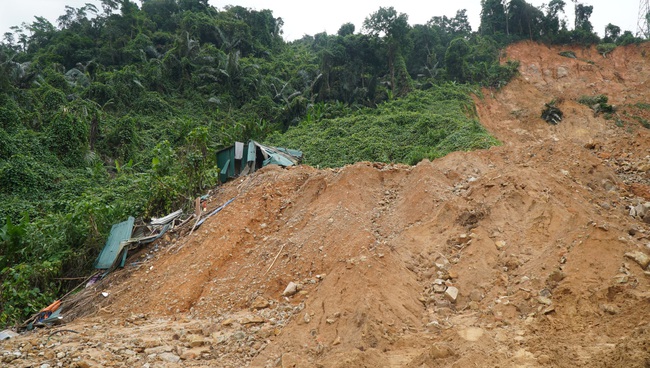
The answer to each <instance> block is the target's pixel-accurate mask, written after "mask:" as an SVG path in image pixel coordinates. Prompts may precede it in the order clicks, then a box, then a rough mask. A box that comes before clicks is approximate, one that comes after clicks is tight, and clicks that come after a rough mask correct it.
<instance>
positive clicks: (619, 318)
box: [0, 43, 650, 367]
mask: <svg viewBox="0 0 650 368" xmlns="http://www.w3.org/2000/svg"><path fill="white" fill-rule="evenodd" d="M649 48H650V47H649V46H648V44H644V45H641V46H628V47H626V48H617V49H616V50H614V52H612V53H611V54H608V55H607V57H603V56H602V55H600V54H598V53H597V52H596V51H595V50H593V49H578V48H576V49H566V48H557V47H550V48H549V47H547V46H541V45H536V44H530V43H520V44H517V45H513V46H511V47H510V48H509V49H508V50H507V52H506V54H505V55H504V58H505V57H508V58H512V59H516V60H519V61H520V63H521V67H520V71H521V75H520V76H519V77H517V78H516V79H515V80H514V81H513V82H511V83H510V84H509V85H508V86H506V87H504V88H503V90H501V91H487V90H486V91H484V95H483V96H482V97H477V99H476V103H477V109H478V113H479V116H480V119H481V122H482V123H483V124H484V125H485V126H486V127H487V128H488V130H489V131H490V132H492V133H493V134H494V135H495V136H496V137H497V138H499V139H500V140H501V141H502V142H503V143H504V144H503V146H500V147H493V148H491V149H489V150H485V151H476V152H469V153H464V152H457V153H453V154H450V155H448V156H446V157H444V158H442V159H439V160H435V161H434V162H429V161H423V162H421V163H419V164H418V165H416V166H413V167H410V166H404V165H384V164H373V163H358V164H355V165H351V166H347V167H344V168H341V169H334V170H317V169H315V168H311V167H298V168H292V169H280V168H277V167H267V168H265V169H263V170H261V171H259V172H257V173H255V174H254V175H251V176H248V177H245V178H242V179H239V180H236V181H233V182H230V183H228V184H226V185H224V186H222V187H219V188H218V189H217V190H216V193H215V195H213V197H212V199H211V200H212V202H211V204H210V206H211V207H212V208H214V207H217V206H218V205H221V204H223V203H225V202H226V201H227V200H229V199H231V198H235V200H234V201H233V202H232V203H231V204H230V205H228V206H227V207H226V208H225V209H224V210H223V211H221V212H220V213H219V214H218V215H215V216H213V217H212V218H210V219H209V220H207V221H206V223H205V224H204V225H203V226H202V227H201V228H200V229H199V230H198V231H196V232H194V233H193V234H192V235H188V234H187V232H185V233H181V234H182V235H177V236H176V237H166V238H164V239H162V240H161V241H160V242H158V243H157V244H155V245H154V246H152V247H151V248H147V249H142V250H141V251H140V253H138V254H135V255H134V256H133V258H132V259H131V260H130V261H129V262H128V264H129V266H127V267H126V268H125V269H123V270H120V271H117V272H114V273H113V274H111V275H110V276H109V277H107V278H106V279H104V280H103V281H101V282H100V283H98V284H96V285H94V286H93V287H92V288H88V289H86V290H85V291H83V292H82V293H80V294H78V295H77V296H75V304H74V308H69V310H68V311H67V315H68V318H70V317H78V318H77V319H74V320H73V321H71V322H68V323H66V324H65V326H63V327H58V329H64V330H73V331H75V332H69V331H68V332H66V331H62V332H60V333H56V334H55V335H51V333H52V332H54V331H56V330H40V331H36V332H33V333H27V334H24V335H22V336H20V337H18V338H16V339H12V340H9V341H6V342H3V343H2V345H0V349H1V351H2V352H3V354H4V355H3V357H2V359H3V362H6V364H9V365H11V366H17V367H20V366H24V367H26V366H33V365H39V364H43V363H46V364H50V365H51V366H55V365H56V364H57V363H59V362H60V363H62V364H63V366H78V367H88V366H103V367H107V366H143V365H145V364H148V366H150V367H156V366H167V367H174V366H206V367H215V366H219V367H241V366H255V367H275V366H282V367H467V366H482V367H483V366H500V367H515V366H516V367H537V366H549V367H551V366H552V367H576V366H581V367H644V366H647V365H648V364H650V353H648V351H649V350H650V346H649V343H648V341H650V325H649V322H648V311H650V289H649V286H650V275H649V274H648V272H647V271H646V272H644V270H643V269H642V266H641V265H640V263H643V260H642V259H640V258H641V257H640V256H639V255H638V254H637V253H634V252H641V253H642V254H646V255H647V254H650V248H648V244H649V242H650V240H649V239H648V235H649V234H650V233H649V231H650V228H649V227H648V224H647V223H646V222H644V220H643V216H642V215H643V214H642V213H639V214H638V215H637V216H636V217H633V216H631V215H630V209H629V207H630V206H637V205H639V204H642V203H645V201H647V200H650V186H648V184H649V182H650V178H649V177H648V172H650V153H649V150H650V142H649V140H648V136H649V134H648V133H649V132H650V131H649V130H647V129H646V128H644V127H643V126H642V124H641V123H642V122H643V121H644V119H647V118H648V116H649V115H650V110H649V109H648V108H647V103H646V102H647V101H648V97H649V96H648V93H649V92H648V91H649V89H648V74H649V73H650V67H649V63H648V58H647V56H646V52H648V51H650V50H649ZM567 50H570V51H573V52H574V53H575V55H576V56H577V58H576V59H571V58H567V57H563V56H560V55H559V53H560V52H561V51H567ZM598 94H605V95H607V96H608V97H609V99H610V102H611V103H613V104H614V105H617V107H618V112H617V113H616V114H615V115H614V116H612V117H610V119H605V118H604V115H603V114H600V115H598V116H595V115H594V111H592V110H591V109H590V108H589V107H588V106H585V105H582V104H579V103H578V102H577V100H578V99H579V98H580V97H581V96H585V95H589V96H591V95H598ZM553 99H556V100H557V101H558V106H559V107H560V108H561V109H562V110H563V112H564V120H563V121H562V122H560V123H559V124H558V125H549V124H547V123H546V122H544V121H543V120H541V119H540V118H539V115H540V113H541V110H542V108H543V107H544V103H546V102H549V101H551V100H553ZM640 207H643V206H640ZM647 218H650V215H649V216H648V217H647ZM626 254H627V256H626ZM148 255H149V256H148ZM634 255H637V257H636V258H637V259H639V262H637V261H636V260H635V259H634V257H633V256H634ZM137 260H141V262H138V263H137V265H131V264H132V262H134V261H137ZM290 282H293V283H295V284H297V285H298V288H297V290H295V294H294V293H288V294H291V295H287V296H283V295H282V294H283V291H284V290H285V288H286V287H287V285H288V284H289V283H290ZM102 292H105V293H107V295H108V297H104V296H102V295H101V293H102ZM456 292H457V295H456ZM64 315H65V314H64Z"/></svg>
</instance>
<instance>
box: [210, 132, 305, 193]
mask: <svg viewBox="0 0 650 368" xmlns="http://www.w3.org/2000/svg"><path fill="white" fill-rule="evenodd" d="M301 160H302V152H301V151H298V150H291V149H286V148H281V147H271V146H264V145H262V144H259V143H257V142H255V141H252V140H251V141H249V142H248V143H247V144H243V143H240V142H236V143H235V144H234V145H233V146H230V147H228V148H224V149H222V150H221V151H219V152H217V167H219V169H220V170H221V171H220V173H219V180H220V181H221V182H222V183H223V182H226V181H227V180H228V179H230V178H235V177H238V176H240V175H248V174H250V173H252V172H255V171H256V170H258V169H260V168H262V167H263V166H266V165H270V164H276V165H280V166H293V165H298V164H299V163H300V161H301Z"/></svg>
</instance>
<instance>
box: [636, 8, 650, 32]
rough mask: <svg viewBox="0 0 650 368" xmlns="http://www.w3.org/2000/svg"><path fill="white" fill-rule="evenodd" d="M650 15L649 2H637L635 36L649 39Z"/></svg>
mask: <svg viewBox="0 0 650 368" xmlns="http://www.w3.org/2000/svg"><path fill="white" fill-rule="evenodd" d="M649 14H650V0H640V1H639V20H638V23H637V31H636V32H637V36H638V37H643V38H650V28H648V17H649Z"/></svg>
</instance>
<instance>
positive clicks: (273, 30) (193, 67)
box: [0, 0, 639, 326]
mask: <svg viewBox="0 0 650 368" xmlns="http://www.w3.org/2000/svg"><path fill="white" fill-rule="evenodd" d="M481 5H482V9H483V11H482V19H481V26H480V28H479V30H478V32H472V30H471V27H470V25H469V22H468V20H467V16H466V12H465V11H464V10H459V11H458V12H457V13H456V15H455V16H454V17H452V18H448V17H446V16H442V17H439V16H434V15H432V18H431V19H430V21H428V22H427V23H426V24H420V25H409V23H408V15H406V14H403V13H399V12H398V11H396V10H395V9H394V8H393V7H389V8H379V9H378V10H377V11H376V12H375V13H372V14H370V15H368V17H367V18H366V19H365V21H364V26H363V29H361V30H357V29H355V26H354V25H353V24H351V23H348V24H343V25H342V26H341V27H340V29H339V31H338V32H337V33H336V34H331V35H330V34H326V33H320V34H316V35H306V36H304V37H303V38H301V39H299V40H295V41H292V42H286V41H285V40H283V38H282V26H283V21H282V19H281V18H279V17H277V16H276V15H275V14H273V13H272V12H271V11H270V10H252V9H247V8H244V7H241V6H227V7H225V8H223V9H217V8H215V7H213V6H211V5H210V4H209V3H208V0H142V1H140V2H139V3H136V2H134V1H131V0H101V6H100V8H98V7H96V6H94V5H92V4H86V5H84V6H83V7H80V8H73V7H66V10H65V13H64V14H62V15H61V16H60V17H59V18H58V19H57V22H56V24H52V23H50V22H49V21H48V20H46V19H45V18H43V17H38V16H37V17H35V18H34V19H35V20H34V21H33V22H32V23H29V24H27V23H24V24H22V25H17V26H15V27H13V28H12V31H11V32H7V33H5V34H4V36H3V41H2V42H1V43H0V203H2V205H1V206H0V326H2V325H7V324H11V323H15V322H17V321H20V320H22V319H24V318H25V317H27V316H29V315H30V314H32V313H34V312H36V311H38V310H39V309H40V308H42V307H43V306H45V305H47V304H49V303H50V302H52V301H53V300H55V299H56V298H57V296H60V295H62V294H63V293H65V292H66V291H67V290H69V289H70V288H71V287H73V286H75V285H74V281H67V279H69V278H75V277H79V276H83V275H87V274H88V273H89V272H90V267H91V265H92V261H93V260H94V258H95V257H96V256H97V254H98V253H99V251H100V250H101V247H102V246H103V244H104V241H105V239H106V237H107V234H108V231H109V230H110V227H111V225H112V224H113V223H116V222H118V221H122V220H124V219H125V218H126V217H127V216H130V215H131V216H136V217H138V216H139V217H143V218H147V217H151V216H160V215H164V214H167V213H169V212H170V211H173V210H176V209H178V208H182V207H186V206H189V203H191V201H192V199H193V198H194V197H195V196H196V195H198V194H202V193H204V192H205V191H206V190H207V188H209V187H211V186H213V185H215V184H216V183H217V178H218V173H219V168H218V167H217V166H216V160H215V152H216V150H218V149H220V148H222V147H225V146H228V145H230V144H232V143H233V142H235V141H246V140H248V139H256V140H259V141H265V142H269V143H271V144H277V145H284V146H288V147H291V148H298V149H302V150H303V151H304V152H305V157H306V160H307V163H309V164H312V165H320V166H326V167H332V166H340V165H344V164H347V163H352V162H356V161H363V160H371V161H383V162H402V163H410V164H413V163H416V162H418V161H419V160H421V159H423V158H429V159H434V158H436V157H440V156H443V155H445V154H447V153H449V152H451V151H455V150H468V149H476V148H487V147H489V146H491V145H494V144H497V143H498V142H496V140H495V139H494V138H492V137H490V136H489V135H488V134H487V132H486V131H485V130H484V129H483V128H482V127H481V126H480V124H479V122H478V121H477V118H476V116H475V113H474V107H473V104H472V100H471V98H470V97H469V96H470V94H471V93H472V91H477V90H478V88H477V87H478V86H483V87H488V88H500V87H501V86H503V85H505V84H506V83H507V82H508V81H509V80H510V79H511V78H512V77H513V76H514V75H515V74H516V73H517V67H518V64H517V62H516V61H510V60H508V58H507V55H504V54H502V52H501V50H502V48H503V47H504V46H505V45H506V44H507V43H509V42H513V41H516V40H520V39H533V40H537V41H543V42H561V43H596V42H600V40H599V39H598V37H597V36H596V35H595V34H594V33H593V29H592V27H591V24H590V23H589V16H590V14H591V7H585V6H583V5H581V4H576V7H577V6H578V5H579V6H580V9H579V10H580V11H579V12H576V14H577V16H576V27H575V29H574V30H568V28H567V25H566V24H565V23H564V22H563V21H561V19H563V16H562V15H563V12H564V6H565V3H564V1H561V0H553V1H551V2H550V3H549V4H548V5H547V6H544V7H543V8H539V9H538V8H535V7H533V6H531V5H529V4H527V3H525V2H524V1H522V0H519V1H514V0H513V1H510V2H509V5H508V6H509V7H510V8H505V7H504V5H503V3H502V2H501V1H499V0H482V1H481ZM576 9H578V8H576ZM605 34H606V37H605V38H604V39H603V43H604V46H601V48H602V49H603V52H609V51H611V49H612V48H613V47H616V45H619V44H627V43H631V42H637V41H639V39H637V38H635V37H634V36H632V35H631V34H629V32H625V33H621V30H620V28H618V27H616V26H614V25H609V26H608V28H607V30H606V32H605Z"/></svg>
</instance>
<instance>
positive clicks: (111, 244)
mask: <svg viewBox="0 0 650 368" xmlns="http://www.w3.org/2000/svg"><path fill="white" fill-rule="evenodd" d="M134 221H135V219H134V218H133V217H129V219H128V220H126V221H124V222H120V223H119V224H114V225H113V227H111V233H110V235H108V240H106V245H104V249H102V252H101V253H99V256H98V257H97V260H96V261H95V268H97V269H100V270H106V269H109V268H111V267H112V266H113V264H115V260H116V259H117V257H118V256H119V255H120V253H121V252H122V247H121V246H120V243H121V242H123V241H125V240H129V239H130V238H131V232H133V222H134Z"/></svg>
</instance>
